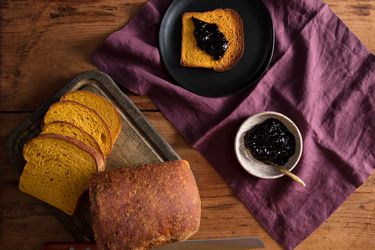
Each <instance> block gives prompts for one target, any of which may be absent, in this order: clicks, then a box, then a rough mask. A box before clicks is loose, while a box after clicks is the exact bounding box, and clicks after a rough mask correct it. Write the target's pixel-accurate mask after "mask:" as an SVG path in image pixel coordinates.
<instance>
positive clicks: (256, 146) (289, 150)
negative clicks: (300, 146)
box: [245, 118, 296, 166]
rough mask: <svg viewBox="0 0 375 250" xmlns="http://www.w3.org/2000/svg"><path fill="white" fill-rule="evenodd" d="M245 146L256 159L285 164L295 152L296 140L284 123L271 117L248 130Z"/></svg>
mask: <svg viewBox="0 0 375 250" xmlns="http://www.w3.org/2000/svg"><path fill="white" fill-rule="evenodd" d="M245 146H246V148H247V149H249V150H250V152H251V154H252V155H253V156H254V157H255V158H256V159H258V160H260V161H262V162H264V163H271V162H272V163H275V164H277V165H281V166H283V165H285V164H286V163H287V162H288V160H289V158H290V157H291V156H292V155H293V154H294V151H295V148H296V142H295V139H294V136H293V134H292V133H291V132H290V131H289V130H288V129H287V128H286V127H285V125H284V124H282V123H281V122H280V121H279V120H276V119H273V118H270V119H267V120H265V121H264V122H262V123H260V124H258V125H256V126H254V127H253V128H252V129H251V130H249V131H247V132H246V134H245Z"/></svg>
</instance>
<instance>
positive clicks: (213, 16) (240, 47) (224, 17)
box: [180, 9, 245, 72]
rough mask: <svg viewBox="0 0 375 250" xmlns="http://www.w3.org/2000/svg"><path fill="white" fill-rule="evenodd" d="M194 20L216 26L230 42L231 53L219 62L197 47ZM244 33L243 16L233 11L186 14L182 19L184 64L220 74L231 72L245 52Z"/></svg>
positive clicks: (220, 10)
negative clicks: (193, 18)
mask: <svg viewBox="0 0 375 250" xmlns="http://www.w3.org/2000/svg"><path fill="white" fill-rule="evenodd" d="M192 17H195V18H197V19H199V20H201V21H204V22H207V23H213V24H216V25H217V26H218V27H219V31H221V32H222V33H223V34H224V35H225V37H226V39H227V40H228V49H227V51H226V52H225V54H224V56H223V57H222V58H221V59H219V60H214V59H213V58H212V57H211V56H210V55H209V54H207V53H206V52H205V51H204V50H202V49H200V48H199V47H198V46H197V41H196V39H195V36H194V30H195V28H194V24H193V21H192ZM244 48H245V45H244V31H243V24H242V19H241V17H240V15H239V14H238V13H237V12H236V11H234V10H233V9H215V10H213V11H207V12H186V13H184V14H183V16H182V43H181V60H180V64H181V65H182V66H185V67H200V68H209V69H213V70H215V71H217V72H223V71H227V70H229V69H231V68H232V67H233V66H234V65H236V64H237V62H238V61H239V60H240V58H241V56H242V54H243V52H244Z"/></svg>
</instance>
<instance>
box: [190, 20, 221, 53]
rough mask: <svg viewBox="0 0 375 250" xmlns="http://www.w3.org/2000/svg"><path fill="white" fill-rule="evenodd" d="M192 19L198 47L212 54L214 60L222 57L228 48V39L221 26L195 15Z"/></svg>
mask: <svg viewBox="0 0 375 250" xmlns="http://www.w3.org/2000/svg"><path fill="white" fill-rule="evenodd" d="M192 20H193V24H194V27H195V31H194V36H195V39H196V40H197V44H198V47H199V48H201V49H202V50H204V51H206V52H207V53H208V54H209V55H211V56H212V57H213V58H214V60H219V59H220V58H222V57H223V56H224V54H225V51H227V49H228V41H227V39H226V38H225V36H224V34H223V33H221V32H220V31H219V27H218V26H217V25H216V24H214V23H206V22H204V21H201V20H199V19H196V18H194V17H192Z"/></svg>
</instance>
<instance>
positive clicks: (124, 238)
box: [89, 160, 201, 250]
mask: <svg viewBox="0 0 375 250" xmlns="http://www.w3.org/2000/svg"><path fill="white" fill-rule="evenodd" d="M89 195H90V205H91V213H92V218H93V230H94V235H95V239H96V245H97V247H98V249H111V250H116V249H119V250H120V249H121V250H125V249H129V250H130V249H131V250H135V249H137V250H144V249H150V248H153V247H157V246H160V245H163V244H166V243H169V242H174V241H182V240H186V239H188V238H189V237H190V236H191V235H193V234H194V233H195V232H196V231H197V230H198V229H199V224H200V215H201V201H200V197H199V192H198V188H197V185H196V183H195V179H194V176H193V174H192V172H191V170H190V166H189V163H188V162H187V161H184V160H179V161H171V162H164V163H158V164H146V165H142V166H137V167H127V168H121V169H116V170H112V171H106V172H102V173H96V174H95V175H94V176H93V178H92V180H91V181H90V184H89Z"/></svg>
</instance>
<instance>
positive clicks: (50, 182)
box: [19, 134, 104, 215]
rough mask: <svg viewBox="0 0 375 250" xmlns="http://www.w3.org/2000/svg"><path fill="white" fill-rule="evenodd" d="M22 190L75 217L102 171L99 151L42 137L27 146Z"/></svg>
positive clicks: (58, 138)
mask: <svg viewBox="0 0 375 250" xmlns="http://www.w3.org/2000/svg"><path fill="white" fill-rule="evenodd" d="M23 156H24V158H25V160H26V165H25V168H24V170H23V172H22V175H21V178H20V183H19V189H20V190H21V191H22V192H25V193H28V194H30V195H32V196H34V197H36V198H38V199H40V200H42V201H45V202H47V203H48V204H50V205H52V206H54V207H56V208H58V209H60V210H62V211H64V212H65V213H67V214H69V215H72V214H73V213H74V211H75V209H76V206H77V203H78V200H79V197H80V196H81V195H82V194H83V192H84V191H85V190H86V189H87V188H88V183H89V181H90V179H91V176H92V175H93V174H94V173H95V172H96V171H97V169H101V168H103V165H104V159H103V157H102V156H101V155H100V154H98V152H97V151H95V150H93V149H92V148H90V147H88V146H86V145H85V144H83V143H82V142H80V141H78V140H75V139H73V138H70V137H67V136H61V135H51V134H44V135H40V136H38V137H36V138H34V139H32V140H31V141H29V142H28V143H27V144H25V146H24V151H23Z"/></svg>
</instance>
